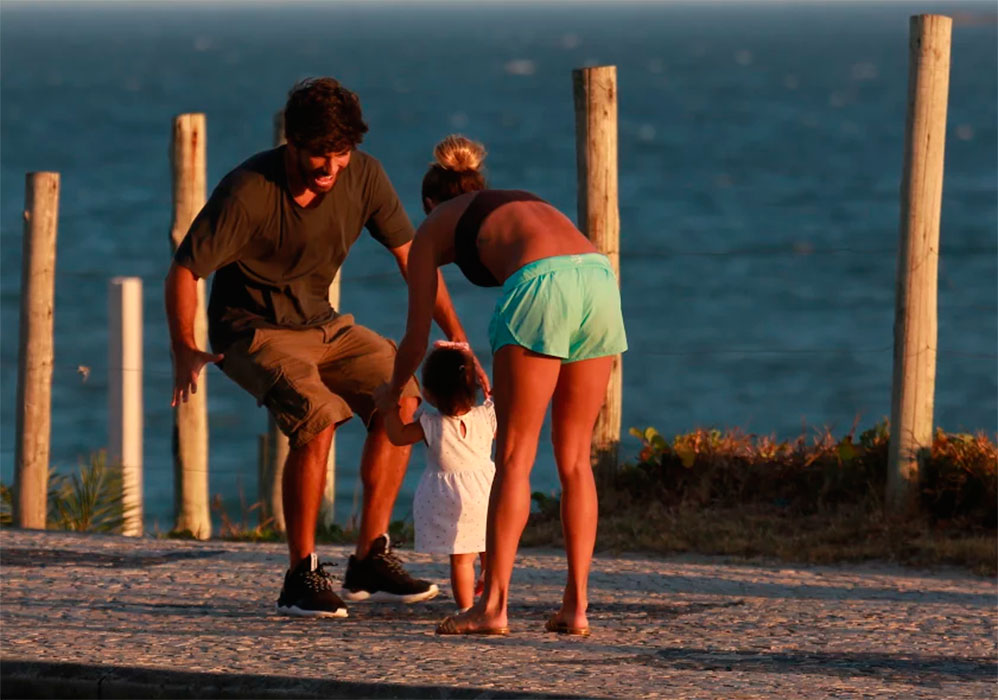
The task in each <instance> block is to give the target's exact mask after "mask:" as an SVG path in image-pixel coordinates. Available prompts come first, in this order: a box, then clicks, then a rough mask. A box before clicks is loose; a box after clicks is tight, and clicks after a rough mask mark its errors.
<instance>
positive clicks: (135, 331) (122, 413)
mask: <svg viewBox="0 0 998 700" xmlns="http://www.w3.org/2000/svg"><path fill="white" fill-rule="evenodd" d="M108 322H109V327H108V354H107V355H108V357H107V367H108V385H107V393H108V460H109V462H110V463H111V464H120V465H121V482H122V483H121V487H122V496H123V498H122V501H123V503H122V505H123V506H124V515H125V518H124V527H123V528H122V534H125V535H135V536H138V535H141V534H142V422H143V421H142V279H141V278H139V277H115V278H113V279H112V280H111V283H110V287H109V289H108Z"/></svg>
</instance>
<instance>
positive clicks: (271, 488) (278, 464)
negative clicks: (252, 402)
mask: <svg viewBox="0 0 998 700" xmlns="http://www.w3.org/2000/svg"><path fill="white" fill-rule="evenodd" d="M286 142H287V141H286V139H285V138H284V110H283V109H282V110H279V111H278V112H277V113H276V114H275V115H274V146H275V147H276V146H283V145H284V144H285V143H286ZM329 304H330V305H331V306H332V307H333V308H334V309H335V308H338V307H339V305H340V273H339V271H337V272H336V276H335V277H334V278H333V281H332V283H331V284H330V285H329ZM260 444H261V455H262V459H266V460H269V462H270V463H269V464H268V465H267V467H266V468H263V469H261V470H260V479H261V480H262V481H261V482H260V484H259V487H258V488H259V494H260V498H261V500H262V501H263V503H262V506H263V507H262V508H261V513H266V514H267V515H269V516H273V523H272V525H273V528H274V529H275V530H276V531H278V532H284V506H283V504H282V503H281V498H282V496H281V480H282V478H283V475H284V461H285V460H286V459H287V457H288V438H287V436H286V435H284V433H282V432H281V431H280V429H279V428H278V427H277V423H275V422H274V419H273V417H271V416H270V414H269V413H268V414H267V439H266V441H261V443H260ZM264 446H265V448H266V449H264ZM335 507H336V438H335V436H334V437H333V440H332V442H331V443H330V444H329V457H328V459H327V460H326V485H325V488H324V489H323V492H322V506H321V511H320V516H319V517H320V519H321V522H322V523H323V524H324V525H325V526H327V527H329V526H331V525H332V524H333V516H334V511H335Z"/></svg>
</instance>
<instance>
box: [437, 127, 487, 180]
mask: <svg viewBox="0 0 998 700" xmlns="http://www.w3.org/2000/svg"><path fill="white" fill-rule="evenodd" d="M433 158H434V160H435V161H436V164H437V165H439V166H440V167H441V168H444V169H445V170H453V171H454V172H458V173H463V172H469V171H477V170H479V169H480V168H481V167H482V161H483V160H485V146H483V145H482V144H480V143H478V142H477V141H472V140H471V139H469V138H468V137H466V136H461V135H460V134H451V135H450V136H448V137H447V138H445V139H444V140H443V141H441V142H440V143H438V144H437V147H436V148H434V149H433Z"/></svg>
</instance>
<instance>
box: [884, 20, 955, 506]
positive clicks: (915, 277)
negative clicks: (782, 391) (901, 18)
mask: <svg viewBox="0 0 998 700" xmlns="http://www.w3.org/2000/svg"><path fill="white" fill-rule="evenodd" d="M952 25H953V22H952V20H951V19H950V18H949V17H943V16H940V15H917V16H914V17H912V18H911V26H910V32H911V33H910V37H909V42H910V43H909V66H908V114H907V120H906V124H905V145H904V165H903V170H902V173H901V225H900V243H899V253H898V274H897V296H896V305H895V311H894V378H893V393H892V396H891V438H890V452H889V456H888V468H887V494H886V501H887V505H888V508H889V509H890V510H891V511H892V512H894V513H902V512H906V511H908V510H909V509H911V508H913V507H914V506H915V505H916V498H917V493H918V472H919V463H920V462H921V461H922V459H923V458H924V457H925V456H926V455H927V454H928V452H929V451H930V450H931V447H932V409H933V402H934V393H935V381H936V335H937V334H936V311H937V308H936V289H937V272H938V266H939V216H940V210H941V207H942V191H943V156H944V152H945V145H946V103H947V99H948V95H949V64H950V35H951V30H952Z"/></svg>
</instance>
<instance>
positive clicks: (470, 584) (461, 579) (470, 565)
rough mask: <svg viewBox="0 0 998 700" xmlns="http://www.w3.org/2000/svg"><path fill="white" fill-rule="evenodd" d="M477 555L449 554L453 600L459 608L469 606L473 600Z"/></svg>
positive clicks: (472, 553)
mask: <svg viewBox="0 0 998 700" xmlns="http://www.w3.org/2000/svg"><path fill="white" fill-rule="evenodd" d="M477 556H478V555H477V554H475V553H474V552H471V553H470V554H451V555H450V585H451V589H452V590H453V592H454V602H455V603H457V607H458V609H460V610H464V609H465V608H470V607H471V605H472V603H474V602H475V559H476V557H477Z"/></svg>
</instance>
